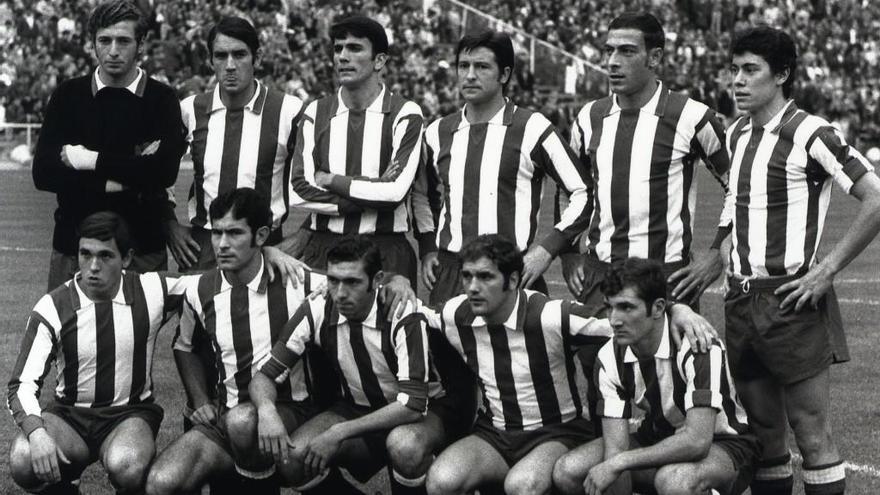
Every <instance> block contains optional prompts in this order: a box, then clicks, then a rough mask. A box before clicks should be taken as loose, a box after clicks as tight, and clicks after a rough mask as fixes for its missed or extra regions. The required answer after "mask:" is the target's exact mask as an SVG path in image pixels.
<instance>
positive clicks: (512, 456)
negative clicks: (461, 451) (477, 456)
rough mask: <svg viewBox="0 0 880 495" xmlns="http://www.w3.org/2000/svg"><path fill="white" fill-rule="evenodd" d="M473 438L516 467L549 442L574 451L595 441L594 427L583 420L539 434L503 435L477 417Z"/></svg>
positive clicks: (539, 432) (487, 419) (485, 419)
mask: <svg viewBox="0 0 880 495" xmlns="http://www.w3.org/2000/svg"><path fill="white" fill-rule="evenodd" d="M473 435H475V436H476V437H478V438H480V439H482V440H483V441H485V442H486V443H488V444H489V445H490V446H491V447H492V448H493V449H495V450H496V451H497V452H498V453H499V454H501V457H503V458H504V461H505V462H507V465H508V466H513V465H514V464H516V463H517V462H519V461H520V459H522V458H523V457H525V456H526V455H528V453H529V452H531V451H532V450H534V449H535V447H537V446H539V445H541V444H544V443H547V442H559V443H561V444H563V445H565V446H566V447H567V448H569V449H573V448H575V447H578V446H580V445H583V444H585V443H587V442H589V441H591V440H594V439H595V438H596V435H595V431H594V430H593V424H592V423H591V422H589V421H587V420H586V419H584V418H581V417H578V418H575V419H573V420H571V421H567V422H565V423H559V424H555V425H548V426H542V427H541V428H538V429H536V430H523V431H504V430H499V429H498V428H495V426H493V425H492V420H491V419H489V418H488V417H487V416H485V415H483V414H480V415H479V417H477V423H476V424H475V425H474V431H473Z"/></svg>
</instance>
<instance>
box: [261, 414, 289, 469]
mask: <svg viewBox="0 0 880 495" xmlns="http://www.w3.org/2000/svg"><path fill="white" fill-rule="evenodd" d="M257 434H258V438H259V448H260V452H261V453H263V455H266V456H269V457H272V458H273V459H275V462H287V460H288V453H287V443H288V438H287V429H286V428H285V427H284V422H283V421H281V416H279V415H278V411H277V410H275V409H273V408H263V409H260V410H259V413H258V419H257Z"/></svg>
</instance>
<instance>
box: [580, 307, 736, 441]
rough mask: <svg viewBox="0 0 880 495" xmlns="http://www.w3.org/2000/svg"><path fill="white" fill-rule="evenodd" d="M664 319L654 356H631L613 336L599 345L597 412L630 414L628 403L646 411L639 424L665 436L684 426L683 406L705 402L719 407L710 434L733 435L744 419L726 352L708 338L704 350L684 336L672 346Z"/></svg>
mask: <svg viewBox="0 0 880 495" xmlns="http://www.w3.org/2000/svg"><path fill="white" fill-rule="evenodd" d="M669 332H670V329H669V322H668V320H667V321H666V322H665V324H664V327H663V336H662V337H661V340H660V345H659V346H658V347H657V351H656V352H655V353H654V355H653V356H649V357H642V358H641V359H640V358H639V357H638V356H636V355H635V353H634V352H633V351H632V349H631V348H630V347H629V346H619V345H617V344H615V343H614V341H613V340H611V341H609V342H608V343H606V344H605V345H604V346H603V347H602V349H600V350H599V358H598V361H597V364H596V384H597V386H598V388H599V402H598V405H597V407H596V414H597V415H599V416H601V417H605V418H619V419H629V418H631V417H632V406H633V404H635V405H636V407H638V408H640V409H642V410H643V411H645V417H644V419H642V421H648V422H649V423H648V425H645V424H644V423H643V427H645V426H648V427H650V428H651V431H652V432H653V433H655V434H656V435H657V436H658V437H667V436H671V435H673V434H674V433H675V431H676V430H677V429H678V428H680V427H681V426H682V425H684V421H685V417H686V415H687V411H688V410H689V409H691V408H694V407H710V408H712V409H715V410H716V411H718V415H717V416H716V417H715V434H727V435H736V434H740V433H745V432H746V431H747V430H748V420H747V419H746V413H745V410H744V409H743V407H742V405H741V404H740V403H739V399H738V398H737V396H736V389H735V388H734V386H733V378H732V377H731V375H730V369H729V367H728V364H727V352H726V351H725V350H724V347H723V345H722V344H721V343H720V342H718V341H713V342H712V346H711V347H710V348H709V352H706V353H699V354H698V353H695V352H694V351H693V349H691V347H690V342H689V341H688V340H687V339H683V340H682V345H681V348H680V349H675V347H674V346H673V344H672V336H671V335H670V333H669Z"/></svg>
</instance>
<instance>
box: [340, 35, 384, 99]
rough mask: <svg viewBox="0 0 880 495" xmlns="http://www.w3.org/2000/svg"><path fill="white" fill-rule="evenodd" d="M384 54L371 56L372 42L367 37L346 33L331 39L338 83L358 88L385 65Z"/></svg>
mask: <svg viewBox="0 0 880 495" xmlns="http://www.w3.org/2000/svg"><path fill="white" fill-rule="evenodd" d="M385 58H386V56H385V54H384V53H379V54H377V55H376V56H375V57H373V44H372V43H370V40H368V39H367V38H358V37H355V36H352V35H350V34H349V35H346V36H345V38H338V39H335V40H333V66H334V68H335V69H336V77H337V78H339V84H340V85H342V86H345V87H346V88H351V89H355V88H359V87H362V86H363V85H364V84H366V83H367V82H368V81H369V80H370V79H371V78H372V77H373V74H375V73H377V72H379V70H381V69H382V67H384V66H385Z"/></svg>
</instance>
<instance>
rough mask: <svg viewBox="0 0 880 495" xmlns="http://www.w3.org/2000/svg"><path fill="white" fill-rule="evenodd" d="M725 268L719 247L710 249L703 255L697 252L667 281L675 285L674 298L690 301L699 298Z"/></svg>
mask: <svg viewBox="0 0 880 495" xmlns="http://www.w3.org/2000/svg"><path fill="white" fill-rule="evenodd" d="M723 268H724V264H723V263H722V262H721V253H720V252H719V251H718V250H717V249H710V250H709V251H708V252H707V253H705V254H703V255H696V254H695V255H694V259H693V260H692V261H691V262H690V263H689V264H688V265H687V266H685V267H683V268H679V269H678V270H676V271H675V272H673V273H672V274H671V275H670V276H669V278H668V279H667V280H666V282H667V283H668V284H669V286H670V287H673V289H672V297H673V298H675V299H677V300H679V301H685V302H689V303H690V302H694V301H696V300H698V299H699V298H700V296H701V295H702V294H703V292H704V291H705V290H706V289H707V288H708V287H709V286H710V285H712V284H713V283H714V282H715V280H717V279H718V276H719V275H721V271H722V269H723Z"/></svg>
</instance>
